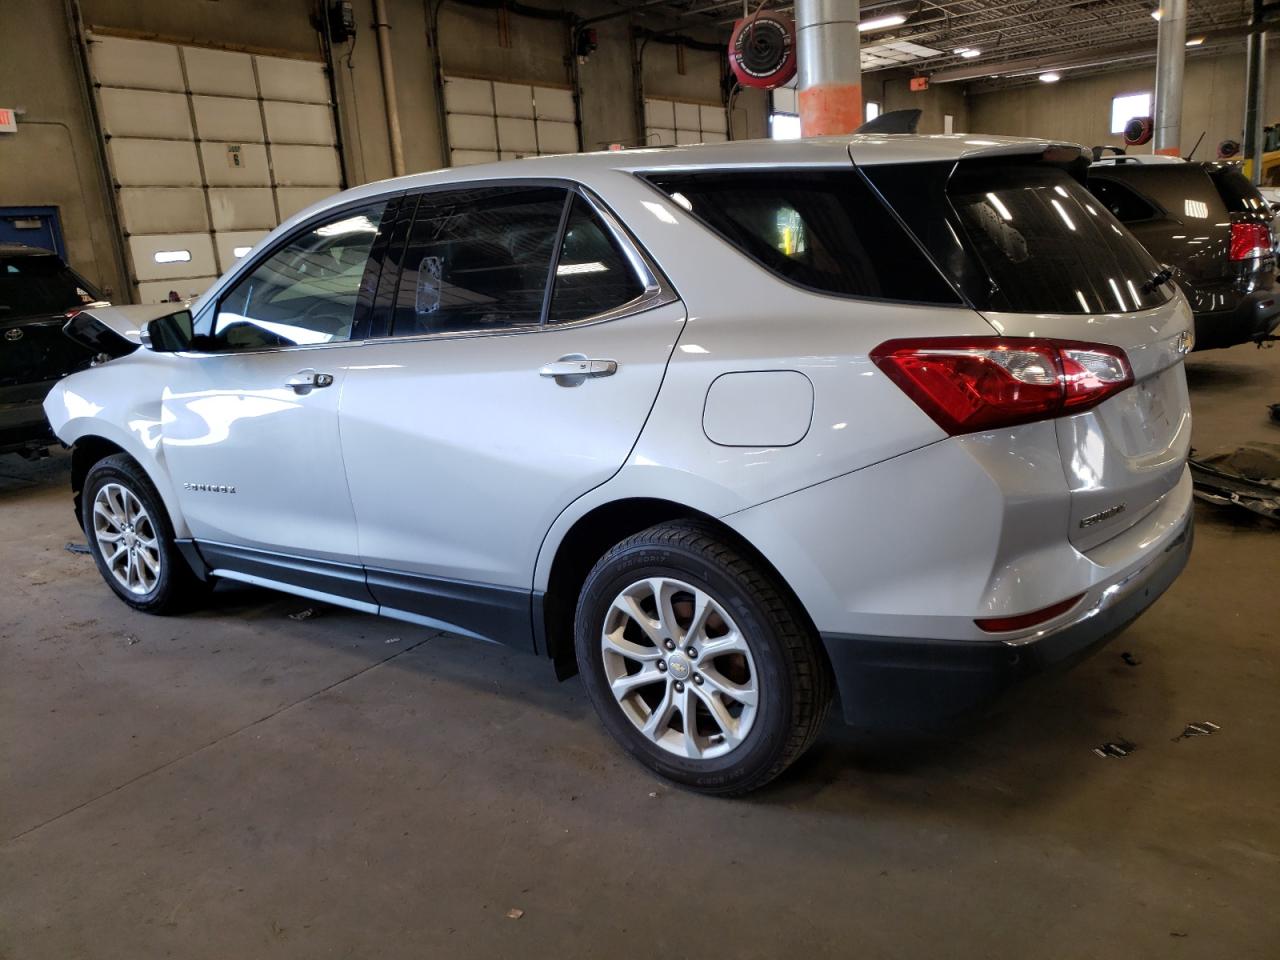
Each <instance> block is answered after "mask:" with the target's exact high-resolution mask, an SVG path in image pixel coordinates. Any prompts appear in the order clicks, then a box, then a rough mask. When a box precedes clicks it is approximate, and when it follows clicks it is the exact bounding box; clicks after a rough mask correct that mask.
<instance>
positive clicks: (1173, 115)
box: [1155, 0, 1187, 157]
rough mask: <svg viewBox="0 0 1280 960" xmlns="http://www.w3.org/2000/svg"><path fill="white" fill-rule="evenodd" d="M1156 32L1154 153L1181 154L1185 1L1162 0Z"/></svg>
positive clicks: (1185, 53) (1185, 36) (1185, 51)
mask: <svg viewBox="0 0 1280 960" xmlns="http://www.w3.org/2000/svg"><path fill="white" fill-rule="evenodd" d="M1160 11H1161V16H1160V26H1159V29H1158V31H1157V33H1156V115H1155V149H1156V153H1164V154H1168V155H1170V156H1174V157H1176V156H1180V155H1181V153H1182V75H1183V66H1184V65H1185V63H1186V59H1187V0H1163V2H1162V3H1161V4H1160Z"/></svg>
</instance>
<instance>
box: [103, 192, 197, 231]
mask: <svg viewBox="0 0 1280 960" xmlns="http://www.w3.org/2000/svg"><path fill="white" fill-rule="evenodd" d="M118 199H119V201H120V219H121V220H123V221H124V228H125V230H127V231H128V232H129V233H193V232H196V231H200V230H208V229H209V214H208V211H207V209H206V208H205V195H204V190H202V189H201V188H199V187H121V188H120V193H119V194H118Z"/></svg>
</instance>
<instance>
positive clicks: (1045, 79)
mask: <svg viewBox="0 0 1280 960" xmlns="http://www.w3.org/2000/svg"><path fill="white" fill-rule="evenodd" d="M1061 79H1062V77H1061V76H1060V75H1059V74H1056V73H1054V72H1053V71H1052V70H1051V71H1049V72H1048V73H1042V74H1040V82H1041V83H1057V82H1058V81H1059V80H1061Z"/></svg>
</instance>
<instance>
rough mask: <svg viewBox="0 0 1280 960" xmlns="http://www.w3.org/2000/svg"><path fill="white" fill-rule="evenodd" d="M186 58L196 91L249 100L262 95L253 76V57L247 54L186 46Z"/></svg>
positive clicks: (190, 79)
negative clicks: (259, 93) (259, 94)
mask: <svg viewBox="0 0 1280 960" xmlns="http://www.w3.org/2000/svg"><path fill="white" fill-rule="evenodd" d="M182 59H183V61H184V62H185V64H186V67H187V85H188V87H189V88H190V90H191V92H192V93H211V94H217V95H219V96H224V97H245V98H249V99H253V98H256V97H257V96H258V87H257V84H256V83H254V79H253V58H252V57H251V56H250V55H249V54H247V53H237V52H235V51H233V50H208V49H205V48H204V47H183V48H182Z"/></svg>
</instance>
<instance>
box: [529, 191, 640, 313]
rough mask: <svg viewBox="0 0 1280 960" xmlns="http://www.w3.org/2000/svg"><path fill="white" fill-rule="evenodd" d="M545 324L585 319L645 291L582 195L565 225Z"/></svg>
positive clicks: (577, 197)
mask: <svg viewBox="0 0 1280 960" xmlns="http://www.w3.org/2000/svg"><path fill="white" fill-rule="evenodd" d="M555 283H556V286H555V290H554V291H553V293H552V294H551V312H550V313H549V314H548V315H547V321H548V322H549V323H569V322H571V321H574V320H585V319H586V318H587V317H594V316H597V315H599V314H602V313H605V312H607V311H609V310H613V309H614V308H616V307H620V306H622V305H623V304H625V303H629V302H630V301H632V300H634V299H635V298H636V297H638V296H640V294H642V293H644V286H643V284H641V282H640V278H639V277H637V276H636V272H635V270H634V269H633V268H632V266H631V264H630V262H628V260H627V257H626V254H624V253H623V252H622V250H621V249H620V248H619V246H618V243H617V241H616V240H615V239H614V237H613V235H612V234H611V233H610V232H609V231H608V230H607V229H605V226H604V224H602V223H601V222H600V220H599V219H598V218H597V217H596V215H595V214H594V213H593V212H592V210H591V207H590V206H589V205H588V204H587V202H586V201H585V200H583V199H582V197H580V196H575V197H574V198H573V209H572V210H571V211H570V213H569V222H568V224H567V225H566V227H565V233H564V242H563V243H562V244H561V245H560V259H559V260H558V261H556V280H555Z"/></svg>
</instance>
